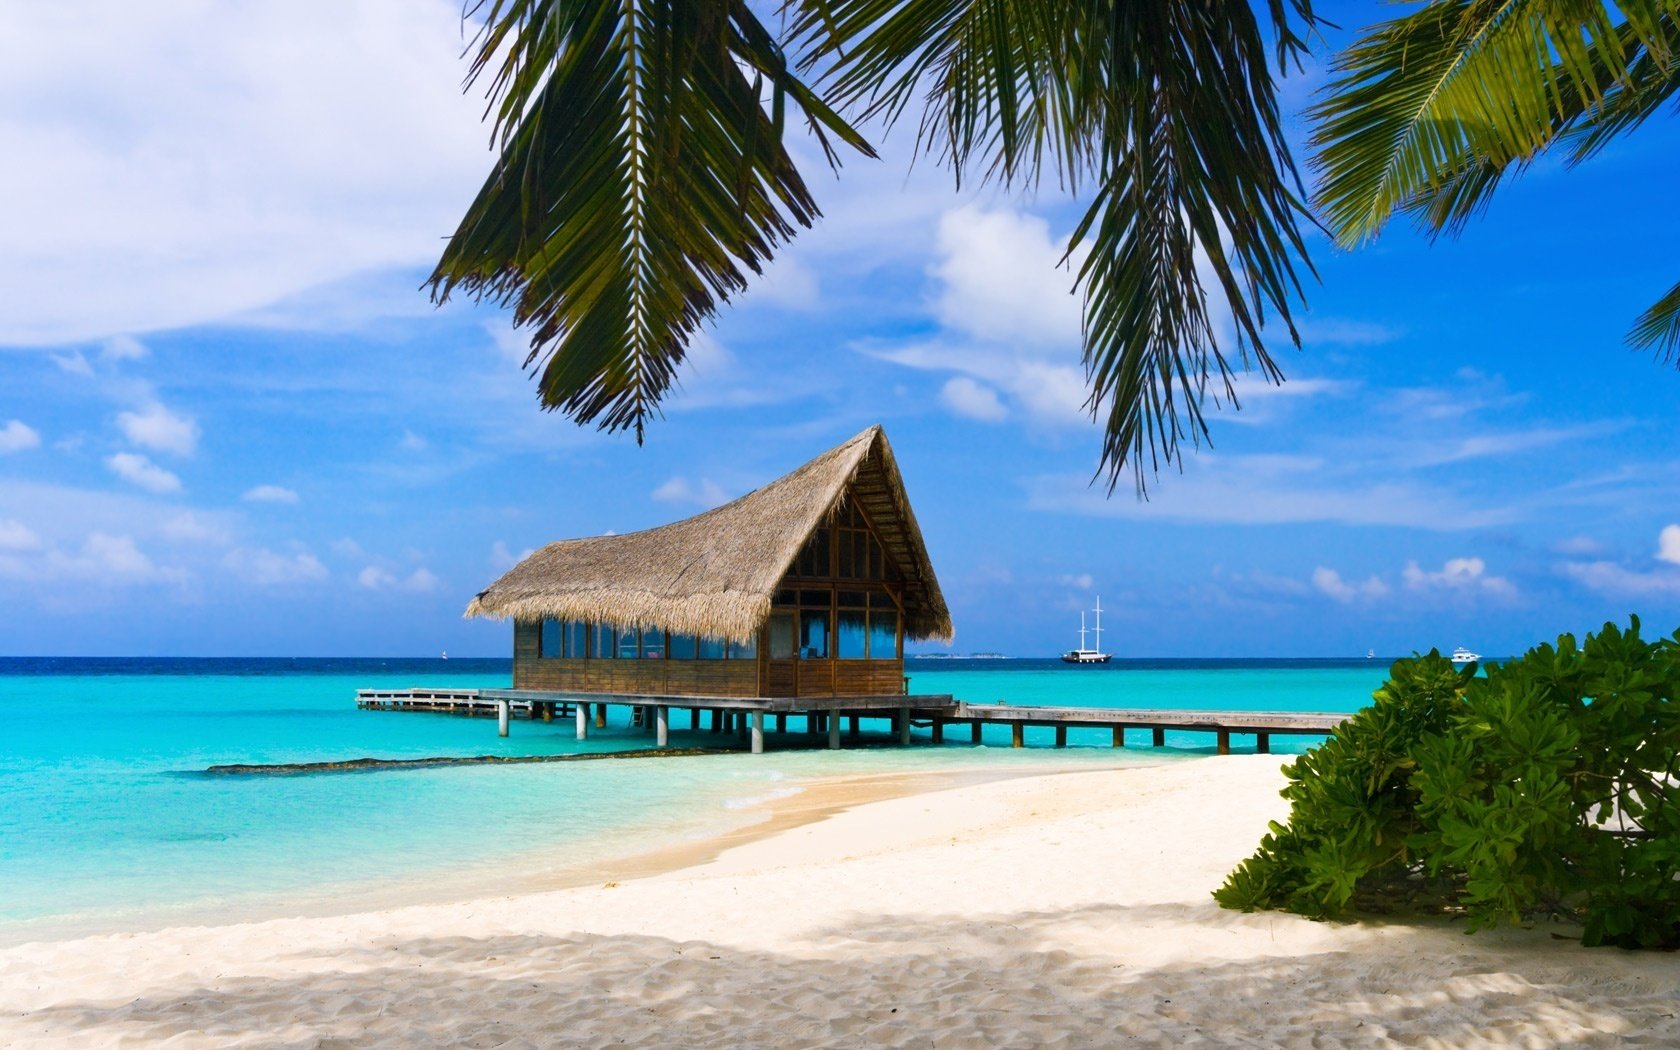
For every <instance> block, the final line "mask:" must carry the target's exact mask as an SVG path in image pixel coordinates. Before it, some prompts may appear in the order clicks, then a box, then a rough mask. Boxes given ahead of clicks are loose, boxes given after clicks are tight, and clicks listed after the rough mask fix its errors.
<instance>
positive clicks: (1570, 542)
mask: <svg viewBox="0 0 1680 1050" xmlns="http://www.w3.org/2000/svg"><path fill="white" fill-rule="evenodd" d="M1603 549H1604V544H1602V543H1600V542H1598V541H1597V540H1595V539H1593V538H1592V537H1591V536H1570V537H1568V538H1567V539H1561V540H1558V541H1557V542H1556V543H1554V544H1552V550H1554V551H1556V552H1557V553H1559V554H1597V553H1598V552H1599V551H1601V550H1603Z"/></svg>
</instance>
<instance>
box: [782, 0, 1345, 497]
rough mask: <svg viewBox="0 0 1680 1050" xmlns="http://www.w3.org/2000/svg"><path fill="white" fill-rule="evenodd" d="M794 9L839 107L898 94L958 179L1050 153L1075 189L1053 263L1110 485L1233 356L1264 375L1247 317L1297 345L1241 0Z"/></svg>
mask: <svg viewBox="0 0 1680 1050" xmlns="http://www.w3.org/2000/svg"><path fill="white" fill-rule="evenodd" d="M1270 10H1271V11H1272V17H1273V26H1272V28H1273V38H1274V43H1275V45H1276V46H1277V47H1278V49H1279V55H1280V60H1281V59H1282V58H1284V57H1287V56H1288V55H1290V54H1292V53H1294V52H1295V50H1296V49H1298V48H1299V47H1300V46H1301V43H1300V42H1301V35H1300V33H1299V32H1297V24H1299V27H1300V28H1301V29H1302V30H1303V31H1304V30H1305V29H1306V28H1309V27H1310V26H1311V25H1312V24H1313V17H1312V14H1311V9H1310V7H1309V6H1308V5H1307V4H1306V3H1305V2H1304V0H1274V2H1273V3H1272V4H1271V5H1270ZM795 30H796V32H795V38H796V39H797V40H799V41H800V44H801V47H802V49H803V51H804V55H805V57H804V59H803V60H802V61H803V63H804V64H803V65H802V66H801V68H807V69H812V68H820V69H822V70H824V75H825V79H824V80H823V81H821V83H822V84H823V85H824V87H825V90H826V91H828V92H829V93H830V95H831V97H834V98H835V99H836V100H837V102H838V103H839V104H840V105H841V106H842V107H843V108H847V109H852V110H858V111H861V112H863V113H865V114H868V115H870V116H874V117H878V118H883V119H886V120H888V121H892V120H896V119H898V118H900V117H901V116H902V115H903V114H905V113H906V112H907V111H908V110H909V109H910V107H911V106H912V104H913V103H914V102H915V101H917V100H918V98H919V99H920V101H921V102H922V107H923V108H922V115H921V121H920V128H919V132H920V133H919V139H918V147H919V152H921V153H923V154H932V155H934V156H937V157H938V158H939V159H940V160H941V161H942V162H944V163H946V164H948V165H950V166H951V167H952V169H953V170H954V171H955V172H956V174H957V177H958V179H959V181H960V180H961V179H962V177H963V176H964V174H965V173H967V172H970V171H978V172H979V174H980V175H981V176H982V177H984V178H990V179H997V180H999V181H1001V182H1004V183H1006V184H1014V183H1016V182H1031V181H1034V180H1036V179H1037V178H1038V177H1039V176H1040V174H1041V173H1043V172H1045V171H1053V172H1055V173H1056V175H1057V177H1058V178H1059V180H1060V181H1061V183H1062V184H1063V185H1064V186H1065V187H1067V188H1068V189H1070V190H1075V191H1077V190H1079V189H1080V188H1081V187H1083V186H1086V185H1090V186H1092V187H1094V188H1095V196H1094V199H1093V201H1092V203H1091V205H1090V207H1089V209H1088V211H1087V212H1086V215H1085V217H1084V220H1083V221H1082V222H1081V223H1080V225H1079V227H1078V228H1077V229H1076V230H1075V231H1074V234H1073V236H1072V238H1071V239H1070V243H1069V246H1068V255H1069V257H1072V256H1073V255H1075V254H1076V253H1077V252H1078V251H1079V250H1080V249H1081V247H1083V248H1085V249H1087V251H1086V254H1085V258H1084V262H1083V263H1082V265H1081V268H1080V270H1079V272H1078V274H1077V277H1076V279H1075V282H1074V283H1075V288H1076V289H1077V290H1079V291H1080V292H1082V293H1083V295H1084V299H1085V355H1084V356H1085V364H1086V369H1087V374H1088V376H1089V378H1090V381H1091V398H1090V401H1089V403H1088V407H1089V408H1090V410H1091V411H1092V413H1093V415H1095V416H1100V417H1101V418H1102V419H1103V422H1104V424H1105V430H1104V437H1103V451H1102V460H1101V465H1100V467H1099V475H1106V479H1107V484H1108V486H1109V489H1110V490H1111V491H1112V490H1113V489H1114V488H1115V487H1116V486H1117V484H1118V482H1119V478H1120V476H1121V474H1122V473H1123V472H1125V471H1126V469H1127V468H1130V469H1131V471H1132V473H1133V476H1134V479H1135V481H1136V483H1137V485H1138V488H1139V490H1140V491H1141V490H1142V489H1143V488H1144V486H1145V483H1146V481H1147V476H1148V474H1149V473H1150V472H1152V471H1156V470H1158V469H1159V468H1160V467H1161V465H1162V464H1163V463H1166V464H1172V463H1176V462H1177V461H1178V457H1179V454H1180V453H1179V443H1180V441H1181V440H1182V439H1188V440H1189V441H1191V442H1193V443H1199V442H1200V441H1201V440H1203V439H1205V438H1206V436H1207V429H1206V424H1205V421H1204V419H1203V415H1202V409H1203V404H1204V399H1205V397H1206V396H1208V394H1209V392H1210V389H1211V390H1212V391H1213V394H1214V396H1215V397H1216V399H1229V400H1231V401H1233V402H1234V401H1235V398H1234V396H1233V394H1234V391H1233V387H1232V385H1231V378H1232V375H1233V370H1234V368H1235V367H1237V366H1238V365H1237V362H1238V361H1240V362H1242V363H1244V364H1249V363H1252V364H1253V365H1254V366H1256V367H1258V368H1259V369H1260V370H1261V371H1262V372H1263V373H1264V374H1265V375H1266V376H1267V378H1269V379H1272V380H1274V381H1275V380H1278V379H1280V378H1281V376H1280V374H1279V371H1278V368H1277V365H1276V363H1275V361H1274V360H1273V358H1272V357H1271V355H1270V353H1269V352H1268V351H1267V349H1266V346H1265V343H1264V341H1263V339H1262V329H1263V327H1264V324H1265V321H1266V314H1267V312H1268V310H1270V311H1273V312H1275V315H1276V318H1277V320H1278V322H1280V324H1281V326H1282V328H1283V330H1284V332H1285V333H1286V337H1287V338H1288V339H1289V340H1290V341H1291V342H1292V343H1295V344H1296V345H1298V344H1299V340H1298V337H1297V335H1296V333H1295V329H1294V327H1293V324H1292V323H1291V320H1290V312H1289V310H1290V304H1291V302H1292V301H1294V300H1295V299H1298V298H1299V296H1300V291H1301V289H1300V282H1299V278H1298V267H1306V268H1307V269H1308V270H1309V271H1310V263H1308V262H1307V258H1306V250H1305V246H1304V244H1303V242H1302V238H1301V235H1300V232H1299V229H1298V225H1297V223H1298V221H1299V220H1301V219H1304V218H1306V217H1307V213H1306V209H1305V205H1304V202H1303V200H1302V197H1303V196H1304V191H1303V190H1302V188H1301V185H1300V180H1299V178H1298V176H1297V175H1296V172H1295V168H1294V166H1293V163H1292V162H1291V160H1290V158H1289V152H1288V147H1287V144H1286V143H1285V141H1284V137H1283V134H1282V130H1281V119H1280V117H1279V114H1278V109H1277V102H1276V95H1275V89H1274V85H1273V81H1272V76H1271V71H1270V70H1269V69H1268V68H1267V60H1266V55H1267V48H1268V46H1269V45H1268V43H1267V41H1266V40H1265V38H1264V35H1263V34H1262V33H1261V31H1260V25H1259V22H1258V21H1257V19H1256V17H1255V14H1254V11H1253V9H1252V8H1251V7H1250V5H1249V4H1248V3H1247V2H1238V0H1147V2H1119V0H1060V2H1042V0H1037V2H1035V0H902V2H893V0H810V2H809V3H808V4H807V5H806V16H805V17H804V18H802V19H800V20H798V21H797V22H796V24H795ZM1199 264H1205V265H1206V266H1207V267H1208V268H1209V269H1210V270H1211V272H1212V274H1213V283H1214V284H1215V285H1216V288H1215V289H1214V291H1215V293H1216V294H1217V297H1218V299H1219V301H1220V302H1222V303H1223V305H1224V307H1225V308H1226V310H1227V311H1228V312H1229V314H1230V317H1231V319H1232V322H1233V325H1232V327H1234V329H1235V332H1234V342H1235V346H1234V347H1230V348H1226V347H1222V346H1221V343H1220V333H1219V328H1220V327H1221V326H1220V324H1216V321H1215V318H1216V316H1217V313H1218V311H1217V310H1216V308H1215V307H1214V306H1212V305H1211V304H1210V295H1209V289H1207V288H1205V287H1204V286H1203V283H1202V279H1201V277H1200V276H1199V273H1198V265H1199ZM1228 350H1229V352H1230V354H1231V356H1229V357H1228V356H1227V351H1228Z"/></svg>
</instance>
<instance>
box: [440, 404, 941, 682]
mask: <svg viewBox="0 0 1680 1050" xmlns="http://www.w3.org/2000/svg"><path fill="white" fill-rule="evenodd" d="M467 615H468V616H487V617H496V618H502V619H510V620H512V621H513V686H514V689H515V690H520V691H540V692H544V693H558V694H576V695H579V696H585V695H602V696H604V695H611V696H615V697H617V696H624V697H633V696H658V697H671V698H674V697H738V698H779V699H784V700H785V699H792V698H811V699H816V698H825V697H826V698H842V697H844V698H865V697H873V698H880V699H883V700H884V699H886V698H888V697H893V696H899V697H902V696H903V694H904V693H905V692H906V684H905V679H904V644H905V641H906V640H911V641H920V640H926V639H939V640H944V641H948V640H950V638H951V636H952V627H951V614H950V611H949V609H947V607H946V605H945V598H944V596H943V595H942V594H941V593H940V590H939V580H938V579H937V577H936V576H935V575H934V571H933V562H932V560H931V559H930V558H929V556H928V551H927V545H926V544H925V543H924V542H923V539H922V532H921V529H920V528H919V527H918V526H917V524H916V516H915V514H914V513H913V512H912V510H911V509H910V501H909V498H908V497H907V496H906V495H905V491H904V480H903V478H902V477H901V476H900V475H899V471H898V465H897V463H896V462H895V461H894V459H893V453H892V448H891V446H889V445H888V444H887V437H886V434H885V433H883V432H882V430H881V428H880V427H879V426H874V427H870V428H869V429H868V430H865V431H864V432H863V433H861V434H859V435H857V436H856V437H854V438H852V439H851V440H850V441H847V442H846V443H845V444H843V445H840V446H838V447H837V448H833V449H830V450H829V451H827V452H825V453H823V454H822V455H820V456H818V457H817V458H815V459H813V460H811V461H810V462H809V463H806V464H805V465H804V466H802V467H800V468H799V469H797V470H795V471H793V472H792V473H790V474H788V475H786V476H785V477H782V478H779V479H778V480H776V481H773V482H771V483H769V484H767V485H765V486H763V487H762V488H759V489H755V490H753V491H752V492H749V493H747V494H746V495H745V496H742V497H741V498H739V499H737V500H735V501H734V502H732V503H727V504H725V505H723V506H721V507H718V508H716V509H715V510H710V511H707V512H705V513H704V514H698V515H695V516H694V517H692V518H686V519H684V520H682V521H677V522H673V523H671V524H669V525H663V526H660V527H659V528H654V529H647V530H645V531H642V532H632V533H626V534H624V535H608V536H593V537H589V538H586V539H571V540H560V541H559V542H556V543H550V544H549V545H547V546H546V547H543V548H542V549H541V550H538V551H536V552H534V553H533V554H531V555H530V556H529V557H527V558H525V559H524V560H523V561H521V562H520V563H519V564H518V565H515V566H514V567H513V568H512V569H510V570H508V572H507V573H506V574H505V575H503V576H502V577H501V579H499V580H497V581H496V582H495V583H492V584H491V585H490V586H489V587H487V588H486V589H485V590H484V591H482V592H481V593H480V594H479V595H478V596H477V597H476V598H474V599H473V600H472V602H471V603H470V604H469V605H468V606H467ZM811 706H825V705H811Z"/></svg>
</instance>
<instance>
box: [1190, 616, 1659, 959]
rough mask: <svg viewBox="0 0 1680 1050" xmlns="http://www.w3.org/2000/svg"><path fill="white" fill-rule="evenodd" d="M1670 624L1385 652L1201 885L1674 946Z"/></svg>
mask: <svg viewBox="0 0 1680 1050" xmlns="http://www.w3.org/2000/svg"><path fill="white" fill-rule="evenodd" d="M1677 698H1680V634H1676V635H1674V636H1672V637H1670V638H1666V639H1663V640H1660V641H1657V642H1654V643H1652V642H1645V641H1643V640H1641V638H1640V637H1639V621H1638V619H1637V618H1635V619H1634V620H1633V622H1632V626H1631V627H1630V628H1629V629H1628V630H1626V631H1623V630H1621V629H1619V628H1618V627H1616V626H1615V625H1614V624H1605V626H1604V628H1603V630H1602V631H1600V632H1599V633H1598V634H1597V635H1588V636H1587V637H1586V639H1585V641H1584V642H1583V643H1582V644H1581V645H1580V646H1579V647H1577V645H1576V643H1575V639H1574V638H1573V637H1572V636H1570V635H1564V636H1562V637H1560V638H1559V639H1558V642H1557V645H1556V646H1551V645H1540V646H1537V647H1535V648H1533V649H1531V650H1529V651H1528V652H1527V653H1526V654H1524V655H1523V656H1522V657H1521V658H1519V659H1517V660H1513V661H1511V662H1509V663H1506V664H1502V665H1500V666H1497V667H1491V668H1489V670H1488V674H1487V676H1486V677H1485V678H1483V677H1475V675H1474V668H1473V667H1471V668H1466V669H1464V670H1458V669H1456V668H1454V667H1453V666H1452V664H1451V663H1450V662H1448V661H1447V660H1445V659H1444V658H1442V656H1441V655H1440V654H1439V653H1438V652H1431V653H1430V654H1429V655H1427V656H1422V657H1415V658H1412V659H1407V660H1400V661H1398V662H1396V663H1395V664H1394V666H1393V668H1392V670H1391V672H1390V678H1389V680H1388V681H1387V682H1386V683H1385V684H1384V685H1383V687H1382V688H1381V689H1379V690H1378V691H1377V693H1376V695H1375V697H1374V703H1373V704H1372V705H1371V706H1369V707H1366V708H1364V709H1363V710H1361V711H1360V712H1359V713H1358V714H1356V715H1354V716H1353V717H1352V718H1350V719H1349V720H1348V721H1346V722H1344V723H1343V724H1342V725H1341V726H1339V727H1338V728H1337V729H1336V731H1335V733H1333V734H1332V735H1331V737H1330V738H1329V739H1328V740H1327V741H1326V742H1325V743H1324V744H1322V745H1320V746H1319V747H1316V748H1314V749H1313V750H1311V751H1309V752H1308V753H1307V754H1305V755H1303V756H1301V758H1300V759H1299V760H1298V761H1296V762H1295V763H1294V764H1293V766H1292V767H1291V768H1290V769H1289V770H1288V771H1287V773H1288V776H1289V781H1290V783H1289V785H1288V786H1287V787H1286V788H1285V789H1284V791H1283V795H1284V797H1285V798H1287V799H1289V801H1290V803H1291V806H1290V816H1289V823H1288V824H1287V825H1283V824H1276V823H1274V824H1273V825H1272V828H1271V832H1270V834H1268V835H1266V836H1265V837H1264V838H1263V839H1262V840H1261V843H1260V848H1259V850H1258V851H1257V852H1256V853H1255V855H1254V856H1252V857H1250V858H1249V859H1247V860H1245V861H1243V863H1242V864H1241V865H1239V866H1238V867H1237V869H1236V870H1235V871H1233V872H1232V873H1231V875H1230V877H1229V878H1228V879H1227V880H1226V882H1225V884H1224V885H1223V886H1221V887H1220V888H1219V889H1218V890H1217V891H1216V892H1215V893H1214V897H1215V899H1217V900H1218V901H1219V903H1220V904H1222V905H1224V906H1225V907H1228V908H1238V909H1242V910H1253V909H1257V908H1277V909H1282V910H1287V911H1293V912H1297V913H1299V914H1302V915H1307V916H1311V917H1314V918H1330V917H1335V916H1340V915H1345V914H1347V913H1348V912H1349V911H1352V910H1356V909H1363V910H1380V909H1384V908H1392V907H1396V906H1402V905H1405V906H1410V907H1423V908H1437V909H1447V910H1452V911H1459V912H1462V913H1463V914H1464V915H1465V916H1466V917H1467V918H1468V920H1469V924H1470V928H1471V929H1479V928H1483V927H1487V926H1493V925H1497V924H1499V923H1502V922H1518V921H1521V920H1523V919H1524V918H1527V917H1530V916H1534V915H1541V914H1551V915H1560V916H1564V917H1568V918H1572V919H1577V920H1579V921H1580V922H1581V924H1582V928H1583V930H1582V940H1583V942H1584V943H1586V944H1588V945H1599V944H1614V945H1621V946H1623V947H1640V948H1653V947H1662V948H1675V947H1680V877H1677V873H1680V768H1677V767H1680V709H1677V708H1676V700H1677Z"/></svg>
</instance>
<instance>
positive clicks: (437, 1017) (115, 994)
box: [0, 756, 1680, 1047]
mask: <svg viewBox="0 0 1680 1050" xmlns="http://www.w3.org/2000/svg"><path fill="white" fill-rule="evenodd" d="M1278 765H1279V761H1278V759H1276V758H1268V757H1265V756H1233V757H1228V758H1218V759H1208V760H1205V761H1193V762H1178V763H1171V764H1166V765H1161V766H1151V767H1142V768H1134V769H1124V770H1114V771H1104V772H1091V773H1071V774H1063V775H1058V776H1048V777H1032V778H1025V779H1015V780H1007V781H1001V782H993V783H986V784H979V785H967V786H961V787H957V788H947V789H945V790H939V791H935V792H932V793H926V794H918V795H914V796H910V797H901V798H894V799H889V800H885V801H874V802H867V803H864V804H860V805H857V806H856V807H855V808H851V809H847V810H845V811H843V812H838V813H834V814H832V815H829V816H826V817H825V818H824V819H821V820H819V821H818V822H816V823H809V824H803V825H799V826H793V827H787V828H784V829H782V830H779V831H776V832H775V833H773V834H770V835H768V836H767V837H762V838H758V839H756V840H754V841H750V842H745V843H743V844H739V845H735V846H733V847H731V848H728V849H725V850H724V851H722V852H721V853H718V854H717V855H716V856H715V857H713V858H712V859H710V860H706V861H704V862H703V863H698V864H694V865H691V866H688V867H684V868H681V869H680V870H677V871H671V872H666V873H663V874H658V875H652V876H649V877H644V878H636V879H624V880H620V881H617V882H616V883H614V884H612V885H604V886H591V887H579V888H572V889H562V890H554V891H547V892H540V893H530V894H525V895H520V896H512V897H498V898H493V899H483V900H476V901H470V902H464V903H455V904H445V905H434V906H427V907H409V908H395V909H389V910H384V911H375V912H367V913H362V914H357V915H350V916H340V917H333V918H307V919H286V920H278V921H272V922H264V923H256V924H249V925H241V926H222V927H209V928H181V929H173V930H164V931H159V932H155V933H146V934H135V935H122V936H113V937H96V938H85V939H82V940H76V941H64V942H57V943H47V944H35V945H25V946H22V947H18V948H14V949H8V950H6V951H3V952H0V1045H17V1046H31V1047H35V1046H39V1047H55V1046H65V1047H70V1046H74V1047H91V1046H106V1045H116V1044H120V1045H123V1046H149V1045H163V1044H167V1045H169V1046H172V1047H196V1046H216V1047H222V1046H262V1047H330V1046H404V1047H407V1046H530V1047H541V1046H556V1045H629V1046H649V1047H653V1046H660V1047H664V1046H724V1045H727V1046H816V1045H823V1046H864V1045H884V1046H935V1047H943V1046H957V1047H983V1046H1019V1047H1041V1046H1068V1047H1074V1046H1103V1045H1115V1044H1119V1043H1125V1042H1128V1041H1135V1042H1144V1043H1155V1044H1160V1045H1175V1046H1176V1045H1186V1044H1194V1043H1201V1044H1204V1045H1251V1046H1274V1045H1281V1046H1338V1045H1402V1044H1404V1045H1437V1046H1463V1045H1486V1044H1504V1045H1516V1046H1560V1045H1569V1046H1582V1045H1589V1046H1590V1045H1605V1046H1609V1045H1624V1044H1632V1045H1639V1044H1644V1045H1655V1046H1674V1045H1680V1019H1677V1015H1680V958H1676V957H1674V956H1656V955H1635V954H1631V953H1624V952H1619V951H1614V950H1592V951H1589V950H1587V949H1583V948H1580V947H1579V946H1578V945H1576V944H1573V943H1571V942H1570V941H1568V940H1559V939H1556V938H1555V937H1554V936H1553V934H1554V931H1553V930H1551V929H1548V928H1545V927H1540V928H1537V929H1534V930H1516V931H1504V932H1501V933H1498V934H1496V935H1487V934H1479V935H1476V936H1474V937H1466V936H1464V935H1463V934H1460V933H1457V932H1454V931H1452V930H1450V929H1447V928H1443V927H1433V928H1431V927H1419V926H1415V925H1414V926H1387V927H1383V926H1368V925H1327V924H1319V923H1311V922H1307V921H1305V920H1299V919H1295V918H1292V917H1289V916H1283V915H1273V914H1264V915H1239V914H1233V913H1230V912H1225V911H1221V910H1219V909H1218V908H1217V907H1215V906H1214V905H1213V903H1212V901H1211V900H1210V899H1209V898H1208V893H1209V891H1210V890H1211V889H1212V888H1213V887H1214V886H1215V885H1217V884H1218V882H1219V881H1220V879H1221V878H1222V877H1223V876H1224V873H1225V872H1226V870H1227V869H1229V867H1230V866H1231V865H1232V864H1233V863H1235V862H1236V861H1237V860H1238V859H1240V858H1241V857H1242V856H1244V855H1245V854H1246V853H1247V852H1248V851H1249V850H1251V849H1252V848H1253V846H1254V843H1255V841H1256V840H1257V839H1258V836H1259V835H1260V834H1261V832H1262V831H1263V830H1264V828H1265V823H1266V821H1267V820H1268V819H1272V818H1276V817H1279V816H1281V815H1282V813H1283V804H1282V802H1281V800H1279V799H1278V798H1277V797H1276V792H1277V788H1278V787H1279V786H1280V785H1281V783H1282V779H1281V776H1280V775H1279V773H1278Z"/></svg>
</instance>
